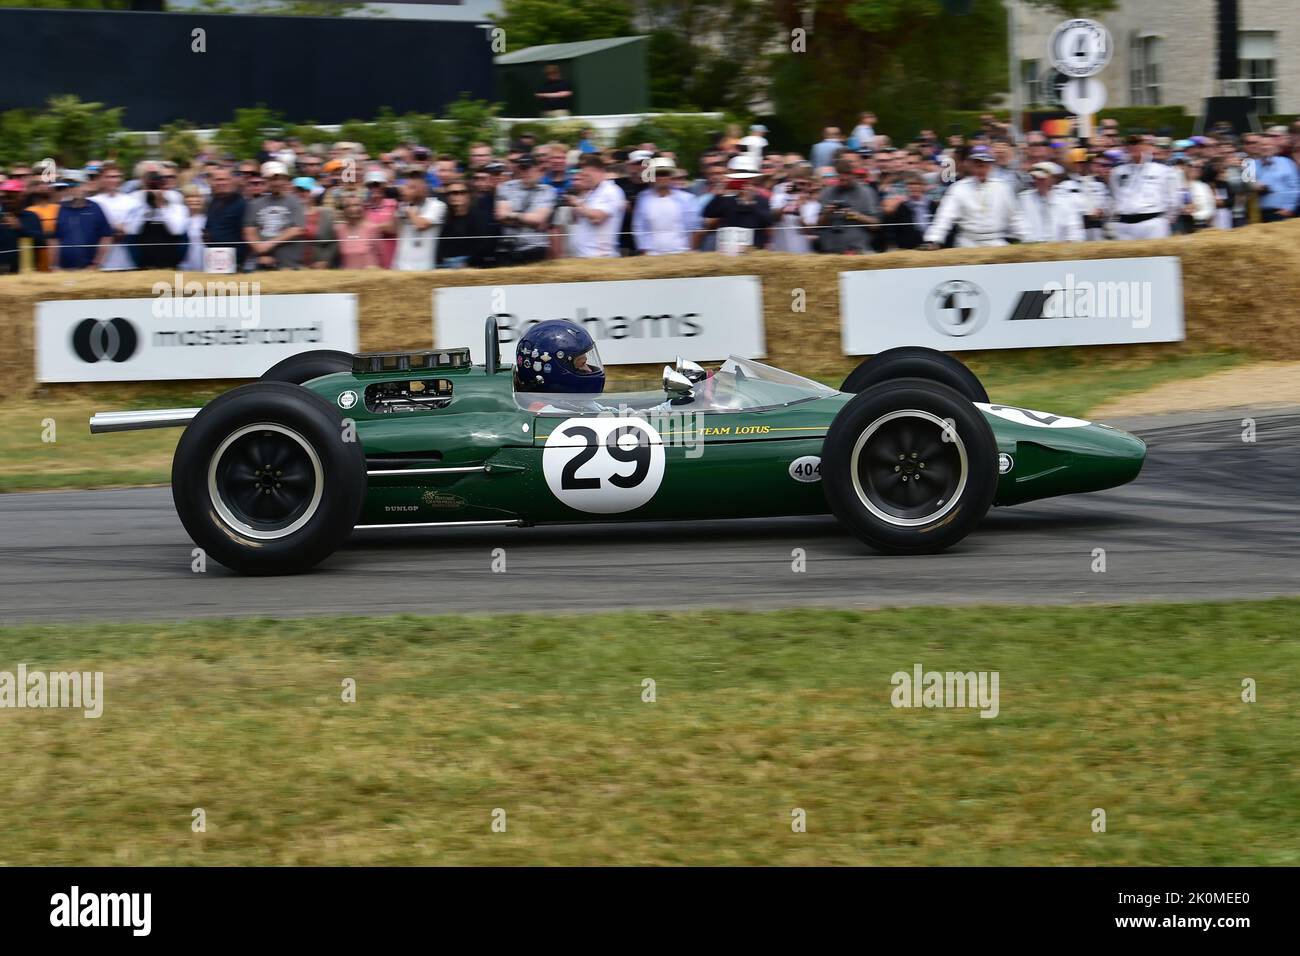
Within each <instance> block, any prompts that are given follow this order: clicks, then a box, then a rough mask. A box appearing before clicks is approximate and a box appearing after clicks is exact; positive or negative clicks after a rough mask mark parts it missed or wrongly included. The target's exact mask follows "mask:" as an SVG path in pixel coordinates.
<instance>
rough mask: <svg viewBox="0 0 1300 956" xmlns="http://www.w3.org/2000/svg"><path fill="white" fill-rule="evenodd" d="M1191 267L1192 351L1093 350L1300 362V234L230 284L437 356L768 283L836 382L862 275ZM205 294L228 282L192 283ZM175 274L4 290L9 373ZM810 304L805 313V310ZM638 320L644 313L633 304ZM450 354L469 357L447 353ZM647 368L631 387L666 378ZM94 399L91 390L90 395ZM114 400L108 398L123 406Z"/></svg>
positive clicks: (811, 370) (773, 343) (642, 261)
mask: <svg viewBox="0 0 1300 956" xmlns="http://www.w3.org/2000/svg"><path fill="white" fill-rule="evenodd" d="M1134 256H1178V257H1179V259H1181V260H1182V267H1183V305H1184V312H1185V317H1186V326H1187V341H1186V342H1183V343H1163V344H1153V345H1137V346H1107V347H1106V348H1104V349H1101V350H1093V351H1095V352H1096V353H1097V354H1099V355H1107V356H1110V357H1113V358H1126V357H1133V356H1138V355H1141V356H1151V355H1156V354H1164V353H1180V352H1188V351H1214V350H1222V349H1236V350H1240V351H1245V352H1247V353H1250V354H1254V355H1258V356H1263V357H1268V358H1276V359H1285V358H1300V335H1297V328H1298V327H1300V222H1287V223H1271V224H1265V225H1257V226H1252V227H1250V228H1248V229H1236V230H1232V231H1226V232H1225V231H1219V230H1210V231H1207V232H1201V233H1197V234H1196V235H1192V236H1177V237H1173V238H1170V239H1151V240H1144V241H1139V242H1106V243H1087V244H1083V245H1074V244H1064V243H1054V244H1050V245H1018V246H1005V247H1002V248H997V249H948V250H941V251H936V252H919V251H910V252H904V251H899V252H890V253H887V254H885V255H880V256H821V255H791V254H784V253H773V252H753V253H750V254H747V255H743V256H724V255H721V254H718V253H692V254H688V255H680V256H655V257H637V258H631V259H615V260H602V261H598V262H593V261H590V260H584V259H562V260H558V261H554V262H546V263H541V264H538V265H533V266H522V267H515V268H509V269H492V270H477V271H476V270H461V271H450V270H448V271H435V272H387V271H378V270H373V271H361V272H343V271H332V270H331V271H302V272H269V273H255V274H253V275H251V276H231V277H228V278H230V279H235V280H239V279H247V280H249V281H255V282H258V283H260V288H261V291H262V293H263V294H268V295H269V294H275V293H294V292H352V293H355V294H356V295H357V297H358V302H359V312H360V331H361V348H362V349H363V350H366V351H379V350H391V349H419V348H427V347H429V345H430V341H431V337H432V322H431V318H432V309H433V305H432V302H433V290H434V289H437V288H446V287H454V286H467V285H492V286H496V285H512V284H532V283H538V282H589V281H601V280H614V279H668V278H685V277H692V276H717V275H756V276H758V277H759V278H760V279H761V280H762V284H763V311H764V316H765V320H766V325H767V343H768V360H769V361H770V362H772V363H773V364H775V365H779V366H783V367H789V368H791V369H793V370H795V371H799V372H802V373H804V374H807V375H818V376H826V377H831V378H833V377H835V376H838V375H842V374H844V373H845V372H846V371H847V370H849V369H850V368H852V367H853V366H854V365H856V364H857V359H854V358H851V357H846V356H844V355H841V354H840V327H839V273H840V272H847V271H852V270H857V269H897V268H914V267H919V266H943V265H984V264H991V263H1002V262H1050V261H1057V260H1065V259H1077V258H1081V257H1091V258H1105V259H1117V258H1129V257H1134ZM187 278H193V279H198V280H199V281H208V280H218V281H219V280H221V279H223V278H226V277H221V276H208V275H191V276H188V277H187ZM173 281H174V275H173V274H172V273H169V272H127V273H58V274H53V275H50V274H24V275H19V276H9V277H5V278H3V279H0V322H2V323H3V324H4V326H5V327H6V328H8V329H9V330H10V332H11V335H10V338H9V341H10V342H11V343H12V344H11V346H10V348H9V349H7V350H5V351H4V353H3V354H0V371H3V373H4V374H5V377H6V379H7V380H8V381H10V382H13V383H15V386H16V387H18V388H20V389H22V388H26V389H30V388H31V387H32V386H33V385H34V377H33V376H34V364H33V363H34V355H33V345H32V335H33V332H32V329H33V317H34V314H35V305H36V303H37V302H39V301H42V300H49V299H98V298H119V297H132V298H136V297H150V296H152V294H153V292H152V290H153V285H154V283H156V282H165V283H168V284H170V283H172V282H173ZM796 290H802V293H803V298H804V301H805V303H806V311H804V312H795V311H793V310H792V302H793V301H794V296H795V294H796ZM629 305H630V306H633V307H634V306H635V303H630V304H629ZM438 344H439V345H442V346H454V345H466V344H468V343H462V342H442V343H438ZM654 369H655V367H652V366H644V367H637V368H630V369H627V370H626V371H620V373H619V375H620V377H627V376H630V375H643V374H646V373H647V372H649V373H651V374H653V372H654ZM83 390H84V389H83ZM122 391H123V389H122V386H120V385H117V386H111V387H109V391H107V392H106V393H105V394H118V395H120V394H121V393H122Z"/></svg>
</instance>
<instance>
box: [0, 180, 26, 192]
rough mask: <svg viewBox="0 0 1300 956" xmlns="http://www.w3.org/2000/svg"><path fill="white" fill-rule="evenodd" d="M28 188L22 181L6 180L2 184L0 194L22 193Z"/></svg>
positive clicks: (0, 184)
mask: <svg viewBox="0 0 1300 956" xmlns="http://www.w3.org/2000/svg"><path fill="white" fill-rule="evenodd" d="M26 188H27V187H26V186H24V185H23V181H22V180H21V179H6V180H5V181H4V182H2V183H0V193H20V192H22V191H23V190H24V189H26Z"/></svg>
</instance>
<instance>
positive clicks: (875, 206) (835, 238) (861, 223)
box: [817, 155, 880, 254]
mask: <svg viewBox="0 0 1300 956" xmlns="http://www.w3.org/2000/svg"><path fill="white" fill-rule="evenodd" d="M835 173H836V176H837V181H836V183H835V184H834V185H832V186H827V187H826V188H825V189H823V190H822V193H821V197H820V199H819V202H820V203H821V215H820V216H819V217H818V220H817V224H818V225H819V226H821V227H822V229H821V244H820V251H821V252H830V253H853V254H862V253H865V252H867V250H868V249H869V248H870V247H871V227H872V226H874V225H877V224H878V223H879V222H880V201H879V199H877V197H876V191H875V190H874V189H872V188H871V187H869V186H866V185H864V184H863V183H862V182H861V179H860V176H859V173H858V159H857V157H856V156H852V155H845V156H841V157H840V158H839V159H837V160H836V161H835Z"/></svg>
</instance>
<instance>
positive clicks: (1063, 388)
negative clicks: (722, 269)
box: [0, 349, 1243, 492]
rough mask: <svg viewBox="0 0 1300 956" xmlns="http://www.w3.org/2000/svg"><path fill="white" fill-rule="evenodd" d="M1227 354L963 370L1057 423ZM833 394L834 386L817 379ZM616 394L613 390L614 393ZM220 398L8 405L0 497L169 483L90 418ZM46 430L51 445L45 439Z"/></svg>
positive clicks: (151, 438)
mask: <svg viewBox="0 0 1300 956" xmlns="http://www.w3.org/2000/svg"><path fill="white" fill-rule="evenodd" d="M1241 361H1243V359H1242V358H1241V357H1240V356H1237V355H1234V354H1231V353H1217V352H1216V353H1202V354H1197V355H1167V356H1164V357H1161V358H1157V359H1141V358H1132V357H1129V358H1123V359H1116V358H1109V357H1104V356H1103V357H1101V358H1099V357H1098V356H1097V353H1096V352H1095V351H1094V352H1090V351H1088V350H1074V349H1058V350H1052V349H1040V350H1036V351H1033V352H1029V353H1012V352H997V353H992V352H985V353H981V354H979V355H977V356H975V357H973V358H972V359H971V365H972V367H973V368H974V369H975V371H976V372H977V374H979V376H980V378H981V379H982V380H983V381H984V383H985V386H986V387H987V388H988V391H989V393H990V395H991V396H992V397H993V398H994V399H995V400H997V401H1001V402H1007V403H1009V404H1016V405H1024V406H1027V407H1029V408H1037V409H1041V410H1044V411H1051V412H1057V413H1059V414H1064V415H1083V414H1085V413H1086V412H1087V411H1088V409H1090V408H1092V407H1093V406H1095V405H1098V404H1100V403H1101V402H1103V401H1111V400H1114V399H1115V398H1116V397H1118V396H1123V395H1125V394H1130V393H1136V392H1141V391H1143V390H1145V389H1148V388H1152V387H1154V386H1156V385H1160V384H1162V383H1164V382H1168V381H1173V380H1176V379H1188V378H1196V377H1199V376H1202V375H1208V374H1210V373H1211V372H1216V371H1219V370H1221V369H1225V368H1230V367H1232V366H1233V365H1236V364H1239V363H1240V362H1241ZM823 380H824V381H826V383H827V384H829V385H831V386H832V387H836V388H838V387H839V385H840V383H841V381H842V378H835V379H833V380H831V379H823ZM615 387H617V386H615ZM219 392H220V389H212V388H206V389H205V390H201V391H187V390H186V389H185V388H184V387H183V386H169V387H162V386H152V385H150V386H144V385H134V386H129V387H126V388H124V389H123V394H124V395H125V396H127V397H125V398H122V399H118V400H111V399H110V400H105V399H102V398H84V397H77V396H75V395H69V394H67V393H66V392H62V391H60V392H57V393H56V395H55V396H53V397H48V398H44V399H32V398H27V399H24V398H13V399H11V400H10V401H8V402H6V403H4V404H0V492H6V491H42V490H50V489H59V488H111V487H120V486H126V485H141V484H157V483H162V482H166V481H169V480H170V475H171V459H172V453H173V452H174V451H175V449H176V441H177V439H178V437H179V436H180V430H179V429H159V430H152V431H138V432H123V433H120V434H112V435H99V436H94V437H92V436H91V435H90V433H89V431H88V429H87V422H88V421H89V418H90V415H91V413H92V412H95V411H108V410H118V409H125V408H166V407H187V406H194V405H202V404H204V403H205V402H207V401H209V400H210V399H211V398H213V397H214V396H215V395H216V394H219ZM49 422H53V423H54V427H55V437H56V438H57V441H54V442H50V441H47V440H45V439H46V438H47V437H48V435H49V424H48V423H49Z"/></svg>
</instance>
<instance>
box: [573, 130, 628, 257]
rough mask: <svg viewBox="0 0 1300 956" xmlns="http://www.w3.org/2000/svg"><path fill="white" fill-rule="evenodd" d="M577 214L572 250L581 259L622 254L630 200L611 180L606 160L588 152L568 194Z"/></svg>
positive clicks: (580, 162)
mask: <svg viewBox="0 0 1300 956" xmlns="http://www.w3.org/2000/svg"><path fill="white" fill-rule="evenodd" d="M564 203H565V205H566V206H568V207H569V208H570V209H571V210H572V212H573V227H572V229H571V230H570V235H569V238H570V247H571V249H572V252H573V255H574V256H576V257H577V258H579V259H596V258H601V259H603V258H610V257H613V256H617V255H618V254H619V244H620V243H619V239H620V237H619V230H620V227H621V226H622V224H623V222H624V213H625V212H626V209H627V204H628V201H627V198H626V196H625V195H624V193H623V190H622V189H620V188H619V185H618V184H617V183H615V182H614V181H613V180H611V179H610V178H609V175H608V173H607V171H606V166H605V161H604V160H603V159H601V158H600V157H599V156H597V155H596V154H595V153H588V154H587V155H585V156H583V157H582V159H581V160H580V161H579V166H578V175H577V176H576V177H575V179H574V183H573V187H572V188H571V189H570V190H569V192H568V193H566V194H565V195H564Z"/></svg>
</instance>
